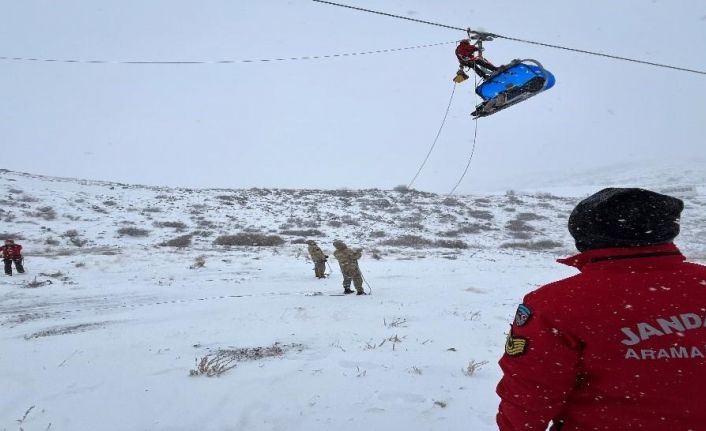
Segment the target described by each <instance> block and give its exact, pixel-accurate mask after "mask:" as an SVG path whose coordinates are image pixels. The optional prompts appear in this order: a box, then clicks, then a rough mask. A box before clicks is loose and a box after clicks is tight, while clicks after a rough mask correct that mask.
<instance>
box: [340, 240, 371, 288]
mask: <svg viewBox="0 0 706 431" xmlns="http://www.w3.org/2000/svg"><path fill="white" fill-rule="evenodd" d="M333 246H334V247H336V251H334V252H333V257H335V258H336V260H338V265H339V266H340V267H341V274H343V293H345V294H346V295H348V294H349V293H353V291H352V290H351V281H353V285H354V286H355V290H356V294H357V295H365V291H364V290H363V274H362V273H361V272H360V267H358V259H360V257H361V256H362V254H363V250H362V249H360V248H358V249H355V250H352V249H350V248H348V246H347V245H346V243H344V242H343V241H341V240H339V239H337V240H335V241H334V242H333Z"/></svg>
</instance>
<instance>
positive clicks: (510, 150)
mask: <svg viewBox="0 0 706 431" xmlns="http://www.w3.org/2000/svg"><path fill="white" fill-rule="evenodd" d="M345 2H347V3H348V4H353V5H357V6H360V7H366V8H372V9H378V10H383V11H386V12H389V13H393V14H400V15H405V16H409V17H412V18H417V19H423V20H428V21H436V22H440V23H444V24H447V25H451V26H458V27H467V26H470V27H472V28H481V29H484V30H486V31H490V32H494V33H499V34H503V35H507V36H511V37H517V38H523V39H531V40H536V41H541V42H546V43H551V44H558V45H566V46H571V47H575V48H580V49H586V50H597V51H604V52H606V53H611V54H615V55H621V56H626V57H634V58H640V59H645V60H649V61H654V62H659V63H669V64H674V65H677V66H683V67H687V68H693V69H700V70H706V56H705V55H704V53H706V3H705V2H701V1H692V0H653V1H645V0H632V1H619V2H616V1H613V0H596V1H592V2H577V1H565V0H553V1H547V0H543V1H542V2H520V1H509V0H493V1H485V2H469V1H465V0H463V1H462V0H444V1H431V0H425V1H422V0H409V1H400V0H385V1H382V0H345ZM0 15H2V17H3V25H2V26H1V27H0V56H1V57H24V58H48V59H78V60H109V61H114V62H120V61H140V60H148V61H149V60H151V61H155V60H156V61H172V60H205V61H216V60H244V59H268V58H279V57H299V56H313V55H327V54H337V53H347V52H359V51H369V50H378V49H388V48H402V47H408V46H414V45H423V44H431V43H439V42H449V41H454V40H457V39H460V38H462V37H463V36H464V33H462V32H458V31H453V30H448V29H443V28H437V27H433V26H428V25H424V24H418V23H413V22H407V21H403V20H398V19H392V18H388V17H383V16H378V15H373V14H366V13H362V12H357V11H353V10H348V9H343V8H337V7H333V6H326V5H322V4H319V3H315V2H312V1H308V0H291V1H280V0H259V1H254V0H253V1H245V0H236V1H233V0H204V1H199V2H194V1H185V0H153V1H145V0H122V1H112V2H100V1H95V0H65V1H61V2H51V1H37V0H23V1H21V2H18V1H9V0H7V1H6V0H0ZM453 50H454V45H453V44H450V45H443V46H437V47H433V48H425V49H414V50H406V51H402V52H392V53H384V54H377V55H365V56H351V57H343V58H333V59H319V60H301V61H281V62H255V63H233V64H202V65H198V64H196V65H139V64H116V63H108V64H86V63H63V62H35V61H11V60H0V149H1V150H2V156H1V157H2V159H0V160H1V161H0V167H2V168H6V169H12V170H18V171H25V172H31V173H36V174H46V175H58V176H72V177H80V178H90V179H102V180H114V181H121V182H130V183H143V184H152V185H168V186H191V187H235V188H241V187H287V188H341V187H349V188H368V187H378V188H391V187H394V186H396V185H399V184H406V183H407V182H408V181H409V180H410V179H411V177H412V176H413V175H414V173H415V172H416V170H417V167H418V166H419V164H420V163H421V161H422V159H423V158H424V155H425V154H426V152H427V150H428V148H429V146H430V145H431V143H432V141H433V138H434V136H435V134H436V132H437V129H438V127H439V124H440V122H441V119H442V117H443V114H444V111H445V109H446V105H447V102H448V98H449V95H450V92H451V89H452V85H453V84H452V82H451V78H452V77H453V75H454V73H455V71H456V68H457V63H456V60H455V57H454V54H453ZM485 54H486V57H488V58H489V59H491V61H493V62H495V63H496V64H500V63H505V62H508V61H510V60H512V59H513V58H535V59H537V60H539V61H541V62H542V63H543V64H544V65H545V67H547V69H549V70H551V71H552V72H553V73H554V74H555V76H556V78H557V84H556V86H555V87H554V88H552V89H551V90H549V91H547V92H545V93H543V94H541V95H539V96H537V97H535V98H533V99H531V100H528V101H526V102H524V103H522V104H519V105H516V106H514V107H512V108H510V109H507V110H505V111H503V112H500V113H498V114H497V115H494V116H491V117H488V118H485V119H482V120H480V122H479V124H478V138H477V146H476V152H475V156H474V159H473V162H472V164H471V168H470V171H469V174H468V176H467V177H466V178H465V180H464V182H463V184H462V185H461V187H460V188H459V191H460V192H462V193H463V192H474V191H482V190H503V189H508V188H521V187H522V185H523V184H522V183H521V181H520V180H518V178H522V177H523V175H525V174H539V175H540V176H541V173H545V172H546V173H547V174H549V173H552V174H553V175H554V174H556V173H557V172H559V173H562V172H564V173H566V174H567V175H569V174H570V173H571V172H576V171H579V170H581V171H584V170H590V169H593V168H598V167H601V166H605V165H612V164H615V163H616V162H618V163H630V162H634V163H636V164H639V163H642V162H645V161H649V162H650V163H657V164H659V163H661V162H664V163H667V162H668V163H674V162H675V161H676V162H678V161H693V160H706V143H705V142H704V136H705V135H706V102H704V101H705V100H706V76H704V75H697V74H691V73H685V72H679V71H674V70H669V69H661V68H656V67H649V66H644V65H639V64H633V63H627V62H620V61H615V60H611V59H607V58H600V57H593V56H588V55H581V54H577V53H572V52H567V51H562V50H556V49H549V48H544V47H539V46H534V45H527V44H521V43H517V42H511V41H506V40H497V41H494V42H490V43H488V44H487V45H486V53H485ZM475 102H476V99H475V97H474V94H473V88H472V83H470V81H467V82H465V83H464V84H462V85H460V86H459V87H458V88H457V91H456V95H455V98H454V100H453V104H452V107H451V111H450V114H449V118H448V121H447V123H446V126H445V129H444V130H443V133H442V135H441V137H440V139H439V142H438V144H437V148H436V150H435V152H434V153H433V154H432V156H431V157H430V159H429V162H428V163H427V166H426V168H425V170H424V171H423V172H422V174H421V175H420V177H419V179H418V180H417V182H416V183H415V187H416V188H420V189H423V190H429V191H436V192H448V191H449V190H450V189H451V187H452V186H453V185H454V184H455V182H456V181H457V179H458V178H459V176H460V175H461V173H462V171H463V169H464V167H465V165H466V161H467V158H468V155H469V153H470V151H471V146H472V143H473V133H474V127H475V124H474V122H473V121H472V120H471V119H470V116H469V113H470V112H471V111H472V110H473V105H474V103H475ZM705 166H706V165H705ZM553 178H556V177H555V176H553ZM558 178H561V175H559V177H558Z"/></svg>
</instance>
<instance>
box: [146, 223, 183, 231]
mask: <svg viewBox="0 0 706 431" xmlns="http://www.w3.org/2000/svg"><path fill="white" fill-rule="evenodd" d="M152 225H153V226H154V227H170V228H174V229H176V230H177V231H183V230H184V229H186V224H185V223H182V222H180V221H156V222H154V223H152Z"/></svg>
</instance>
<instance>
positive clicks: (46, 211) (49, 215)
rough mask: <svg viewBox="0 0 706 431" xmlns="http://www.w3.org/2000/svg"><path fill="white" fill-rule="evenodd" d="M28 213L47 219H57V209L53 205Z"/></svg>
mask: <svg viewBox="0 0 706 431" xmlns="http://www.w3.org/2000/svg"><path fill="white" fill-rule="evenodd" d="M27 215H29V216H31V217H38V218H41V219H44V220H47V221H50V220H54V219H56V211H54V208H52V207H39V208H37V211H35V212H30V213H28V214H27Z"/></svg>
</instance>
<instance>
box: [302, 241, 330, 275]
mask: <svg viewBox="0 0 706 431" xmlns="http://www.w3.org/2000/svg"><path fill="white" fill-rule="evenodd" d="M306 243H307V245H308V246H309V247H308V250H309V256H311V260H312V261H313V262H314V274H315V275H316V278H326V274H325V272H326V259H327V258H328V256H326V255H325V254H324V252H323V251H321V249H320V248H319V246H318V245H316V241H314V240H312V239H310V240H307V241H306Z"/></svg>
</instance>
